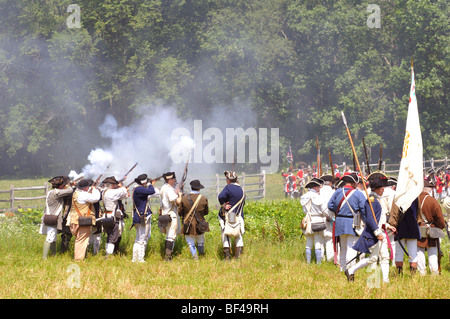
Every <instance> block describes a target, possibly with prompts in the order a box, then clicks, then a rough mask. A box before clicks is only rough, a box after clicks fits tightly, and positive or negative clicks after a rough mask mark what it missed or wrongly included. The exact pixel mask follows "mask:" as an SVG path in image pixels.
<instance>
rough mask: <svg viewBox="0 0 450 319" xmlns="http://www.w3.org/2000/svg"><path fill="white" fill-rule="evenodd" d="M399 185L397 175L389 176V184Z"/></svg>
mask: <svg viewBox="0 0 450 319" xmlns="http://www.w3.org/2000/svg"><path fill="white" fill-rule="evenodd" d="M394 185H397V179H396V178H395V177H388V186H394Z"/></svg>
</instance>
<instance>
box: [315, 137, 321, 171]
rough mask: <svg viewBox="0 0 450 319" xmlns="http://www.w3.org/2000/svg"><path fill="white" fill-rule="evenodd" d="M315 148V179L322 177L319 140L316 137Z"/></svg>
mask: <svg viewBox="0 0 450 319" xmlns="http://www.w3.org/2000/svg"><path fill="white" fill-rule="evenodd" d="M316 148H317V178H319V177H320V176H321V175H322V163H321V162H320V148H319V138H318V137H317V136H316Z"/></svg>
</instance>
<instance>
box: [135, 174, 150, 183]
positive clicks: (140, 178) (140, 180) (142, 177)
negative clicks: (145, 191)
mask: <svg viewBox="0 0 450 319" xmlns="http://www.w3.org/2000/svg"><path fill="white" fill-rule="evenodd" d="M147 178H148V176H147V174H141V175H139V176H138V177H136V178H135V179H134V182H135V183H137V184H142V183H144V182H145V181H146V180H147Z"/></svg>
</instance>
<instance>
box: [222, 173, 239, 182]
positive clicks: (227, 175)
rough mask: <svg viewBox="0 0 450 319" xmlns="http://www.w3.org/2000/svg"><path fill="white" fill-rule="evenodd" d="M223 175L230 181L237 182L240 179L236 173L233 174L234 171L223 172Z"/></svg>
mask: <svg viewBox="0 0 450 319" xmlns="http://www.w3.org/2000/svg"><path fill="white" fill-rule="evenodd" d="M223 174H224V175H225V177H226V178H228V179H229V180H232V181H234V180H236V179H237V178H238V176H237V174H236V172H232V171H225V172H223Z"/></svg>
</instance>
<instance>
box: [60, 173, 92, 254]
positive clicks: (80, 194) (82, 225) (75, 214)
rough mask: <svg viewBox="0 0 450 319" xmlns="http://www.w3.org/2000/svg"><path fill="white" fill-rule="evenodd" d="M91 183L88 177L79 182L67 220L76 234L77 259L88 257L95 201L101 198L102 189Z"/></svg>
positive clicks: (73, 233)
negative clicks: (92, 185) (87, 251)
mask: <svg viewBox="0 0 450 319" xmlns="http://www.w3.org/2000/svg"><path fill="white" fill-rule="evenodd" d="M89 185H90V183H89V181H88V180H86V179H82V180H80V181H79V182H78V184H77V189H76V190H75V192H74V193H73V196H72V206H71V208H70V215H69V218H68V220H67V223H68V224H69V225H70V231H71V232H72V235H74V236H75V260H83V259H84V258H85V257H86V249H87V246H88V244H89V237H90V235H91V229H92V226H94V225H95V223H96V219H95V210H94V205H93V203H95V202H98V201H99V200H100V191H99V190H98V189H97V188H96V187H90V186H89Z"/></svg>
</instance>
